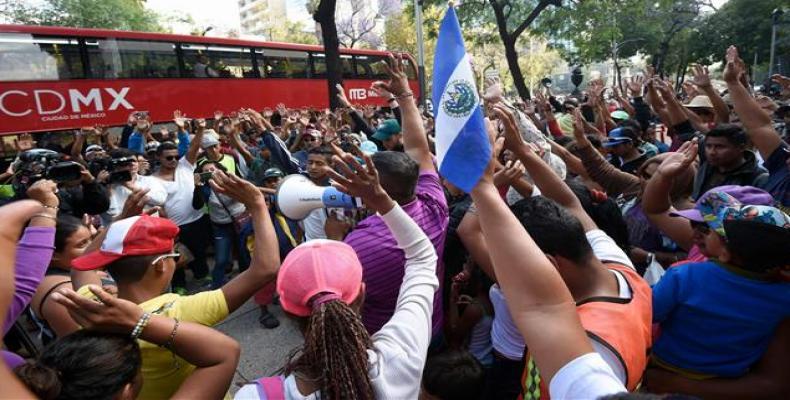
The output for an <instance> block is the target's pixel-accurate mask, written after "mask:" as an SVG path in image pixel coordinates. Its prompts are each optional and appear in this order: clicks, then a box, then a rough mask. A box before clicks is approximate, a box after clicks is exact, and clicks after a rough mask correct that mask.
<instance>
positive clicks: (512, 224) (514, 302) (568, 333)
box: [472, 167, 593, 382]
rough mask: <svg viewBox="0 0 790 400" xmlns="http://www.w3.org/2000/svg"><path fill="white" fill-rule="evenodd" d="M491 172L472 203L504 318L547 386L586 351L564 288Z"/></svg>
mask: <svg viewBox="0 0 790 400" xmlns="http://www.w3.org/2000/svg"><path fill="white" fill-rule="evenodd" d="M492 169H493V167H490V168H489V170H488V171H487V173H486V174H485V175H484V176H483V177H482V179H481V180H480V181H479V182H478V184H477V186H476V187H475V188H474V189H473V190H472V198H473V199H474V201H475V204H476V205H477V207H478V215H479V219H480V226H481V227H482V231H483V236H484V237H485V242H486V243H487V244H488V248H489V250H490V255H491V259H492V261H493V265H494V270H495V271H496V276H497V278H498V281H499V285H500V286H501V287H502V291H503V292H504V294H505V298H506V299H507V303H508V307H509V309H510V314H511V316H512V317H513V321H514V322H515V324H516V326H517V327H518V330H519V332H520V333H521V335H522V336H523V337H524V341H525V342H526V343H529V351H530V354H531V355H532V356H533V357H534V359H535V362H536V363H537V365H538V368H539V369H540V371H541V375H542V376H543V378H544V379H546V380H547V381H549V382H550V381H551V380H552V379H553V377H554V375H555V374H556V373H557V372H558V371H559V370H560V368H562V367H563V366H564V365H566V364H568V363H569V362H571V361H573V360H575V359H577V358H578V357H580V356H583V355H585V354H587V353H592V351H593V350H592V346H591V345H590V342H589V340H588V339H587V336H586V335H585V333H584V329H583V328H582V327H581V323H580V321H579V316H578V314H577V312H576V305H575V303H574V302H573V298H572V297H571V295H570V292H569V291H568V288H567V287H566V286H565V283H564V282H563V281H562V278H561V277H560V275H559V273H558V272H557V270H556V268H555V267H554V265H553V264H552V263H551V262H549V260H548V259H547V258H546V256H545V255H544V254H543V251H541V250H540V248H539V247H538V246H537V245H536V244H535V242H534V241H533V240H532V238H530V236H529V234H527V231H526V230H525V229H524V227H523V226H522V225H521V223H519V222H518V220H517V219H516V217H515V215H513V213H512V212H511V211H510V209H509V208H508V206H507V204H505V202H504V201H502V198H501V197H500V196H499V193H498V192H497V189H496V187H495V186H494V184H493V178H492V172H493V171H492ZM549 173H552V172H550V171H549Z"/></svg>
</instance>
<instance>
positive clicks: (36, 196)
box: [26, 179, 60, 208]
mask: <svg viewBox="0 0 790 400" xmlns="http://www.w3.org/2000/svg"><path fill="white" fill-rule="evenodd" d="M26 194H27V198H29V199H32V200H36V201H38V202H39V203H41V204H43V205H45V206H47V207H53V208H57V207H58V206H59V205H60V199H59V198H58V185H57V184H56V183H55V182H53V181H51V180H49V179H42V180H39V181H36V182H35V183H33V184H32V185H30V187H29V188H27V192H26Z"/></svg>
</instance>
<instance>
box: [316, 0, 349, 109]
mask: <svg viewBox="0 0 790 400" xmlns="http://www.w3.org/2000/svg"><path fill="white" fill-rule="evenodd" d="M312 5H313V7H311V8H312V10H313V20H315V22H317V23H318V24H320V25H321V38H322V39H323V43H324V53H325V54H326V79H327V84H328V85H329V106H330V107H331V108H332V109H333V110H334V109H335V108H338V107H340V102H339V101H338V99H337V94H338V91H337V88H336V85H342V84H343V69H342V67H341V65H340V41H339V40H338V37H337V25H336V24H335V10H336V9H337V0H320V1H319V2H318V3H317V4H315V2H313V3H312Z"/></svg>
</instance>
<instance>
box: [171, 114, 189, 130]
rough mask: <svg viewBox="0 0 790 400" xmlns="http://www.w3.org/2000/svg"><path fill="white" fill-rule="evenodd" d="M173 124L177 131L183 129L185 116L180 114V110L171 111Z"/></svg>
mask: <svg viewBox="0 0 790 400" xmlns="http://www.w3.org/2000/svg"><path fill="white" fill-rule="evenodd" d="M173 122H175V124H176V126H177V127H178V129H184V126H185V125H186V122H187V116H186V114H184V113H182V112H181V110H175V111H173Z"/></svg>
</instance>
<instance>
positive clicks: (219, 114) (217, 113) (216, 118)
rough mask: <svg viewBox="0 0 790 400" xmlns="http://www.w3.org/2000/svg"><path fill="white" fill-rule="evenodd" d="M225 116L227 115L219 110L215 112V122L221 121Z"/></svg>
mask: <svg viewBox="0 0 790 400" xmlns="http://www.w3.org/2000/svg"><path fill="white" fill-rule="evenodd" d="M223 116H225V114H224V113H223V112H222V111H219V110H217V111H214V119H215V120H220V119H222V117H223Z"/></svg>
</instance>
